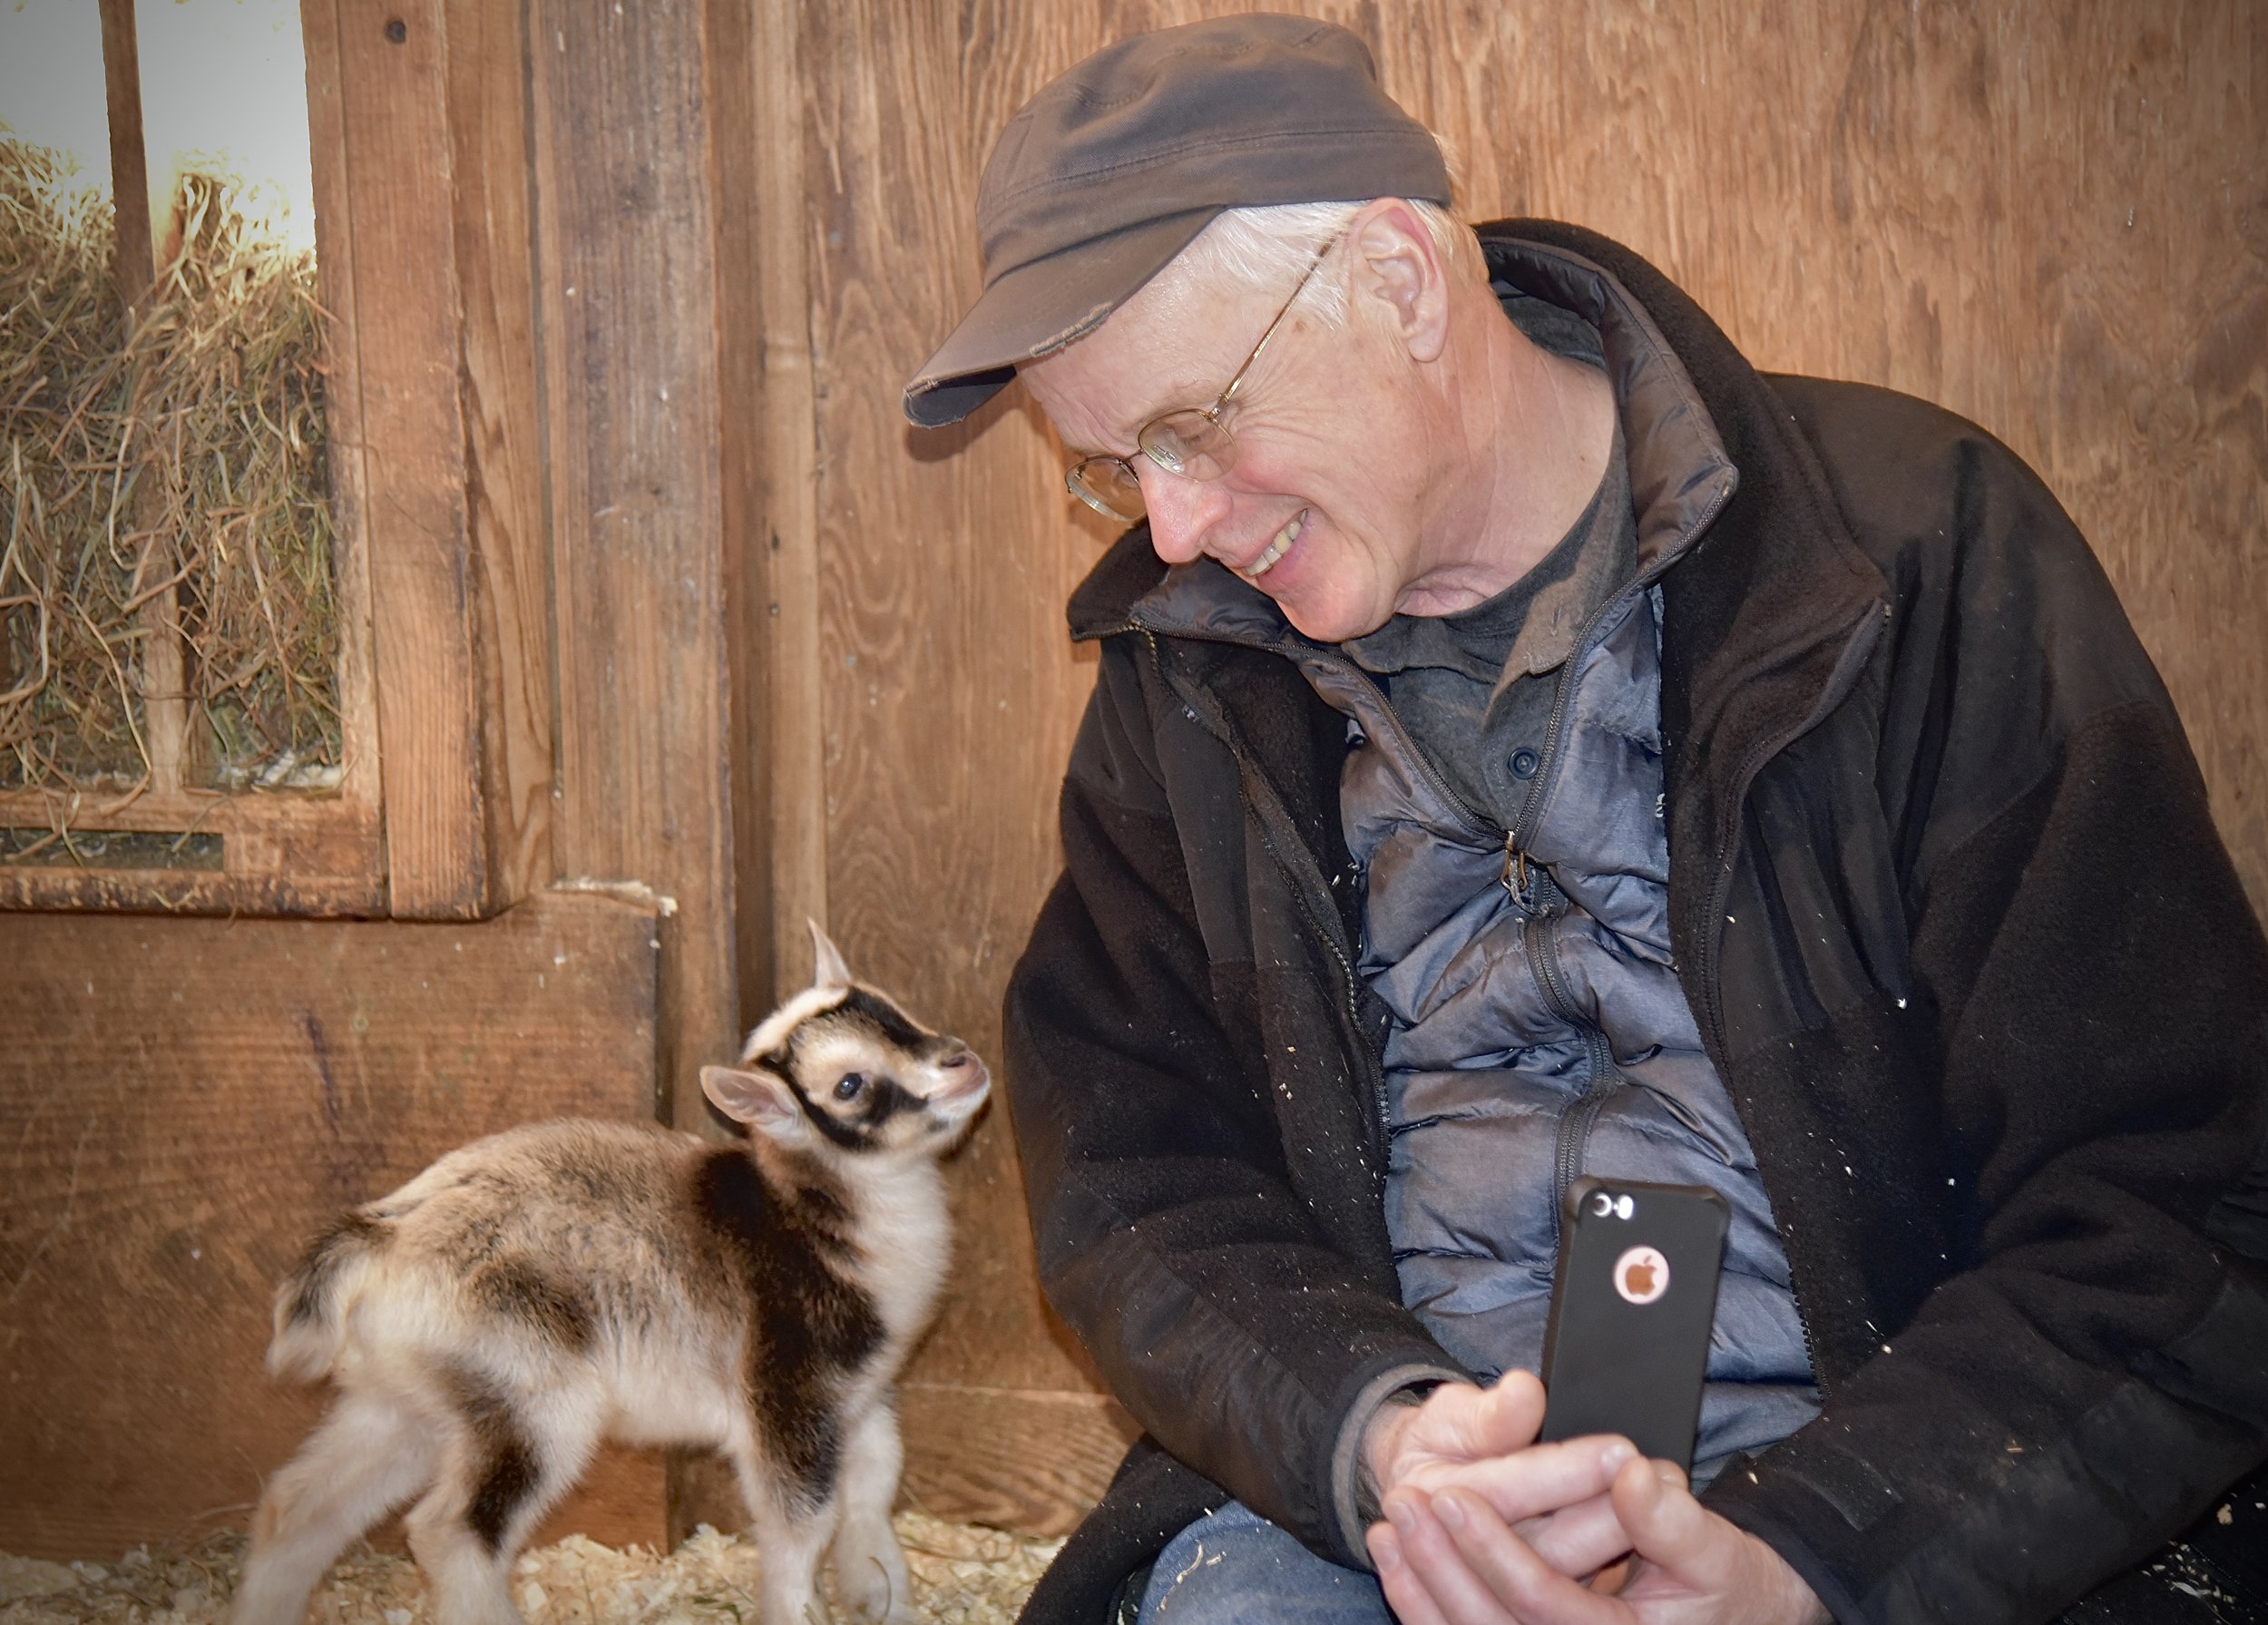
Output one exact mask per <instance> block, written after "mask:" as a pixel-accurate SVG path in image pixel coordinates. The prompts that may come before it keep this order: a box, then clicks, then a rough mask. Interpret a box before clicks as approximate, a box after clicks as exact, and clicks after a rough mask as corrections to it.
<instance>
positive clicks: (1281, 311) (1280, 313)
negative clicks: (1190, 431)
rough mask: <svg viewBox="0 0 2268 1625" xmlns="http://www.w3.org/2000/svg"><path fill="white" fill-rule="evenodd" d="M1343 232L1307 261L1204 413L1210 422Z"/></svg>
mask: <svg viewBox="0 0 2268 1625" xmlns="http://www.w3.org/2000/svg"><path fill="white" fill-rule="evenodd" d="M1344 235H1345V233H1344V232H1337V233H1334V235H1333V236H1332V239H1331V240H1330V241H1328V242H1326V243H1325V244H1324V245H1323V247H1321V248H1319V249H1317V250H1315V258H1314V259H1310V260H1309V261H1308V262H1307V269H1305V271H1303V272H1301V273H1300V278H1299V284H1298V286H1297V287H1295V288H1294V289H1292V296H1291V298H1289V299H1286V300H1285V301H1284V302H1283V304H1282V305H1280V306H1279V307H1277V308H1276V314H1275V315H1274V316H1273V317H1271V318H1269V319H1268V325H1267V328H1266V331H1265V332H1263V333H1262V334H1261V335H1260V342H1259V343H1257V344H1256V345H1254V346H1253V347H1252V354H1250V355H1249V356H1246V357H1245V364H1244V365H1243V366H1242V367H1238V368H1237V376H1236V377H1233V378H1231V379H1229V380H1228V387H1227V388H1226V389H1224V390H1222V391H1221V392H1220V394H1219V395H1217V396H1215V397H1214V398H1213V404H1212V405H1211V406H1207V407H1206V408H1205V411H1204V412H1203V414H1202V416H1203V417H1204V418H1205V420H1206V421H1207V423H1217V422H1218V421H1219V419H1220V411H1221V408H1222V407H1223V406H1227V404H1228V400H1229V397H1230V396H1233V395H1235V394H1236V393H1237V385H1239V384H1241V383H1243V382H1244V381H1245V374H1246V373H1248V372H1250V371H1251V370H1252V364H1253V363H1254V362H1255V361H1257V360H1258V359H1259V358H1260V352H1261V351H1262V350H1264V349H1266V348H1268V340H1269V339H1271V338H1275V337H1276V328H1280V327H1282V326H1283V325H1284V318H1286V317H1287V316H1289V315H1290V314H1291V313H1292V307H1293V306H1294V305H1296V304H1298V303H1299V296H1300V295H1301V294H1303V293H1305V292H1306V291H1307V284H1308V283H1310V282H1312V281H1314V280H1315V272H1316V271H1317V270H1318V269H1321V268H1322V266H1323V262H1324V260H1325V258H1326V257H1328V256H1329V254H1330V252H1331V250H1333V249H1335V248H1337V247H1338V246H1339V238H1340V237H1343V236H1344Z"/></svg>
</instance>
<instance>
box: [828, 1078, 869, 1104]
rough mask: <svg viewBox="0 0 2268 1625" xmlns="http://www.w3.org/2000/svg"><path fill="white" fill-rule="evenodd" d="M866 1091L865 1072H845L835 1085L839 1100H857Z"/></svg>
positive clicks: (836, 1096) (836, 1095)
mask: <svg viewBox="0 0 2268 1625" xmlns="http://www.w3.org/2000/svg"><path fill="white" fill-rule="evenodd" d="M865 1092H866V1074H865V1072H845V1073H844V1074H843V1076H842V1080H841V1081H840V1082H837V1083H836V1085H835V1098H836V1100H838V1101H855V1100H856V1099H857V1098H858V1097H859V1096H860V1095H862V1094H864V1093H865Z"/></svg>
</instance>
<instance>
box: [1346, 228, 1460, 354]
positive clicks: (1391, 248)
mask: <svg viewBox="0 0 2268 1625" xmlns="http://www.w3.org/2000/svg"><path fill="white" fill-rule="evenodd" d="M1347 235H1348V238H1349V244H1348V246H1349V247H1350V248H1351V249H1353V250H1354V256H1353V258H1354V269H1353V271H1352V275H1351V280H1352V289H1351V291H1352V292H1353V294H1354V297H1355V298H1357V299H1364V298H1367V299H1374V300H1376V301H1377V307H1376V308H1377V309H1378V311H1379V313H1380V314H1381V315H1382V316H1383V319H1384V322H1385V325H1386V327H1387V328H1388V329H1389V330H1390V331H1391V332H1393V335H1394V337H1395V338H1398V339H1399V340H1400V341H1401V342H1402V343H1403V345H1404V346H1405V347H1406V348H1408V350H1409V352H1410V357H1411V359H1413V360H1415V361H1432V360H1435V359H1437V358H1438V357H1440V355H1441V353H1442V347H1443V346H1445V345H1446V344H1447V343H1448V342H1449V271H1448V267H1447V266H1446V265H1445V264H1443V262H1442V252H1441V248H1440V245H1439V244H1437V243H1436V242H1434V240H1433V234H1432V232H1431V231H1429V230H1426V227H1425V222H1424V221H1423V220H1420V219H1419V218H1418V212H1417V210H1414V209H1413V208H1412V207H1411V206H1410V205H1409V203H1408V202H1406V201H1404V200H1403V199H1401V198H1380V199H1378V200H1377V201H1374V202H1373V203H1370V204H1367V205H1365V206H1364V210H1363V212H1362V213H1360V214H1358V215H1356V216H1355V217H1354V221H1353V223H1352V224H1351V225H1350V227H1349V228H1348V232H1347Z"/></svg>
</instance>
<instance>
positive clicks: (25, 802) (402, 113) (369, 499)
mask: <svg viewBox="0 0 2268 1625" xmlns="http://www.w3.org/2000/svg"><path fill="white" fill-rule="evenodd" d="M300 15H301V31H302V38H303V42H304V46H305V51H306V57H307V83H308V124H309V134H310V148H311V152H312V156H313V161H314V162H313V169H314V175H313V179H314V196H315V210H316V237H317V273H318V286H319V298H320V300H321V303H322V305H323V307H324V308H325V309H326V310H327V312H328V313H329V314H330V317H331V318H332V319H331V321H330V322H329V324H328V326H327V338H326V345H325V371H326V375H327V378H326V394H325V411H326V418H327V443H328V446H329V456H330V473H331V485H332V490H331V499H332V504H333V512H334V519H335V527H334V528H335V533H336V538H337V539H336V547H335V554H334V567H335V570H336V573H337V601H338V610H339V617H338V620H339V628H340V647H339V713H340V723H341V733H342V739H343V747H344V752H343V754H344V760H343V775H342V778H341V781H340V783H339V785H338V786H337V789H336V790H333V791H325V792H304V791H245V792H227V791H219V790H210V789H205V788H199V787H197V786H194V785H191V784H188V783H185V782H184V781H183V775H182V771H181V766H182V764H181V751H180V749H178V746H177V747H176V748H174V749H159V750H153V751H152V763H151V767H152V773H151V779H150V782H149V784H148V785H147V787H146V788H143V789H142V790H141V791H140V792H139V793H137V794H133V795H131V796H123V795H120V794H105V793H104V792H102V791H99V790H92V789H81V790H75V791H74V790H59V789H54V788H45V787H38V788H27V789H24V790H17V791H8V792H0V823H5V824H8V825H12V826H16V827H42V826H52V825H55V824H57V823H58V822H62V823H64V825H66V826H67V827H72V828H73V829H75V830H83V831H85V832H88V833H90V834H92V833H93V832H96V831H103V832H109V831H127V832H149V833H163V834H171V833H180V832H190V833H197V834H211V835H217V836H219V837H220V838H221V855H222V857H221V863H222V866H221V867H220V868H219V869H217V870H196V869H185V868H169V869H142V868H103V867H99V866H77V865H73V866H63V865H54V866H37V865H0V908H51V909H52V908H64V909H70V908H104V909H130V910H156V911H165V912H175V913H192V914H236V913H241V914H262V915H266V914H279V915H360V916H375V915H392V916H394V917H397V918H429V919H446V918H455V919H466V918H480V917H484V916H486V915H492V914H494V913H496V912H497V911H499V910H500V909H502V908H503V907H505V906H507V905H509V904H511V903H512V902H513V901H516V900H517V899H518V898H519V897H521V896H525V895H526V894H527V893H528V892H529V891H530V890H531V889H533V887H534V886H540V885H542V884H543V883H544V882H545V881H547V880H548V879H549V878H550V876H549V874H548V872H547V869H548V864H547V861H546V860H547V858H548V849H547V847H545V845H544V837H546V834H547V829H548V820H549V809H548V803H549V801H550V791H551V784H552V759H551V735H552V728H551V700H550V687H551V681H552V674H551V671H550V651H549V642H548V640H547V639H546V638H544V637H543V635H542V633H543V627H544V625H545V623H546V622H547V620H548V614H547V605H546V601H545V596H544V591H545V590H544V577H545V558H544V553H543V543H544V534H543V532H544V526H543V513H542V484H543V480H542V470H541V468H540V467H531V466H529V465H530V464H531V462H532V461H533V460H534V459H535V458H536V457H537V455H538V447H539V445H540V427H539V418H538V416H537V406H536V376H535V370H534V359H533V354H532V351H533V343H532V342H530V341H529V340H530V339H531V338H532V335H533V326H534V324H533V310H532V301H533V278H532V275H531V274H530V272H531V267H530V261H529V254H530V247H529V240H528V232H527V229H526V218H527V217H526V208H527V203H526V198H525V192H524V181H523V180H522V177H523V175H524V170H525V158H526V153H525V137H524V133H523V126H524V101H523V98H522V97H521V95H520V92H519V87H518V84H517V83H516V80H517V74H516V73H511V74H510V78H509V79H500V78H499V75H498V73H497V72H496V71H495V68H494V64H497V63H502V64H505V67H506V70H507V72H509V70H510V68H511V65H512V64H516V63H517V62H518V61H519V53H518V50H517V48H516V47H517V44H518V41H517V40H516V38H514V39H513V40H512V41H509V42H500V41H498V40H496V39H495V38H494V37H493V36H494V34H497V33H498V32H499V31H500V30H508V31H510V32H513V33H514V34H516V23H514V22H513V17H514V16H515V15H516V12H515V11H512V10H508V9H507V8H505V7H503V6H499V5H488V4H484V0H396V3H393V4H389V5H385V6H383V7H381V6H377V5H370V4H367V0H302V4H301V6H300ZM103 23H104V47H105V48H104V56H105V73H106V79H107V80H108V83H109V92H110V102H111V108H112V128H113V130H114V131H117V132H120V136H121V139H119V140H116V141H114V142H113V149H114V152H117V153H118V154H119V158H118V159H117V160H116V161H114V162H113V182H114V187H113V190H114V192H115V194H116V196H117V198H118V200H119V216H120V222H121V224H120V240H121V245H122V270H121V278H122V283H132V282H133V281H134V279H135V275H136V273H135V270H134V269H133V257H134V256H135V255H136V254H138V255H139V259H140V264H141V267H142V269H141V271H140V276H139V281H140V286H142V287H144V288H146V287H147V286H148V284H149V280H150V278H149V274H148V269H147V268H148V266H149V263H150V235H151V233H150V222H149V218H148V214H147V206H146V201H145V200H146V198H147V186H146V181H145V180H144V178H143V175H142V167H143V159H142V150H141V140H140V125H141V112H140V86H139V74H138V73H137V71H136V64H135V61H134V59H135V56H136V51H135V47H134V40H133V32H132V29H133V24H132V0H103ZM453 24H454V25H455V26H456V27H458V29H459V30H460V32H461V33H463V34H465V35H466V36H467V39H466V42H465V48H464V49H461V50H460V51H459V52H458V53H457V54H456V56H455V59H454V60H453V58H452V54H451V52H450V50H449V37H448V31H449V28H450V27H451V26H452V25H453ZM498 44H505V45H507V46H508V49H506V50H504V51H503V52H498V51H496V50H495V49H494V47H495V46H497V45H498ZM453 76H454V78H455V81H456V83H455V85H454V86H453V83H452V80H453ZM453 89H454V91H455V93H454V94H453ZM492 179H494V180H495V181H497V182H498V186H497V191H496V192H495V194H494V195H492V194H491V193H490V192H489V191H487V183H488V181H490V180H492ZM515 188H516V189H517V190H516V191H515ZM137 217H138V219H137ZM169 607H170V606H169ZM166 615H167V612H166V611H165V610H161V611H159V612H158V619H157V620H155V621H153V623H152V627H151V629H150V630H151V634H152V645H151V646H152V649H153V650H155V651H158V661H156V662H155V663H153V664H152V668H151V675H150V678H149V680H148V681H149V686H150V687H151V688H152V690H153V694H152V699H151V700H148V701H146V703H147V704H149V705H151V706H152V707H154V708H158V709H159V710H161V712H162V711H163V710H164V709H165V708H168V707H170V708H171V710H172V711H174V712H180V711H181V710H183V709H184V708H183V702H182V701H181V699H180V698H179V697H178V692H179V689H180V668H181V656H180V652H179V651H180V645H179V641H178V633H177V629H176V628H174V627H171V626H169V625H167V624H164V623H163V622H164V620H165V619H166ZM171 620H173V621H176V622H177V620H178V614H177V612H175V613H174V614H173V615H172V616H171ZM169 648H170V649H171V651H173V652H172V654H171V666H170V671H171V685H170V686H171V690H172V693H171V694H170V695H169V694H166V693H165V692H164V690H167V688H168V687H169V684H168V678H167V674H168V671H169V667H168V666H167V665H166V664H165V663H164V661H165V656H164V651H166V650H167V649H169ZM185 731H186V725H185V719H183V718H182V717H181V716H178V715H176V716H171V717H169V718H166V719H165V720H164V722H163V724H162V725H161V727H159V728H156V729H152V732H153V734H159V735H168V736H170V737H171V738H172V739H175V740H179V739H181V737H182V736H183V734H184V733H185Z"/></svg>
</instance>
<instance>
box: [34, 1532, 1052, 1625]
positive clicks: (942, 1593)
mask: <svg viewBox="0 0 2268 1625" xmlns="http://www.w3.org/2000/svg"><path fill="white" fill-rule="evenodd" d="M895 1522H896V1524H897V1530H898V1539H899V1540H900V1541H901V1542H904V1546H905V1561H906V1566H907V1567H908V1568H909V1569H910V1570H911V1571H912V1572H913V1578H914V1608H915V1610H916V1611H917V1612H918V1613H919V1614H920V1616H921V1617H922V1619H924V1620H931V1621H934V1622H935V1625H1009V1621H1011V1620H1014V1618H1015V1617H1016V1612H1017V1610H1019V1609H1021V1608H1022V1606H1023V1601H1024V1599H1025V1598H1026V1597H1028V1596H1030V1595H1031V1588H1032V1585H1033V1583H1034V1582H1036V1581H1038V1579H1039V1578H1040V1571H1041V1570H1042V1569H1044V1568H1046V1567H1047V1565H1048V1561H1049V1560H1050V1559H1051V1558H1052V1557H1053V1556H1054V1555H1055V1553H1056V1552H1057V1550H1058V1549H1059V1548H1061V1545H1062V1542H1061V1541H1035V1540H1026V1539H1024V1538H1022V1537H1021V1536H1017V1535H1009V1534H1002V1533H1001V1532H998V1531H997V1530H990V1529H975V1528H972V1527H970V1526H968V1525H966V1524H959V1523H946V1522H941V1521H939V1520H938V1519H935V1518H931V1517H928V1516H925V1515H924V1514H923V1513H920V1512H900V1513H899V1514H898V1515H897V1518H896V1520H895ZM243 1559H244V1542H243V1537H241V1536H240V1535H220V1536H215V1537H213V1538H211V1539H210V1540H208V1541H206V1542H203V1543H201V1544H200V1545H198V1546H195V1547H192V1548H189V1549H185V1550H182V1551H179V1552H152V1551H150V1550H149V1549H148V1548H147V1547H140V1548H137V1549H136V1550H134V1551H132V1552H128V1553H127V1554H126V1555H125V1556H124V1557H122V1558H121V1559H119V1560H118V1561H116V1562H101V1563H93V1562H78V1563H70V1564H63V1563H49V1562H40V1561H36V1560H33V1559H27V1558H10V1557H6V1556H5V1555H0V1625H221V1621H223V1620H226V1619H227V1617H228V1610H229V1600H230V1598H231V1597H232V1596H234V1595H235V1593H236V1584H237V1580H238V1577H239V1575H240V1572H241V1570H242V1566H243ZM760 1562H761V1559H760V1557H759V1556H758V1552H757V1549H756V1548H755V1547H754V1546H753V1545H751V1544H750V1543H749V1542H747V1541H745V1540H743V1539H741V1538H740V1537H738V1535H723V1534H719V1533H718V1532H716V1531H715V1530H713V1529H710V1528H709V1527H708V1526H707V1525H706V1524H704V1525H703V1526H702V1527H701V1529H700V1531H699V1532H698V1533H696V1534H695V1535H694V1536H693V1538H692V1539H691V1540H689V1541H688V1542H685V1544H684V1545H682V1546H680V1547H679V1548H678V1549H677V1550H676V1551H675V1552H650V1551H648V1550H646V1549H645V1548H643V1547H640V1546H632V1547H630V1548H629V1549H627V1550H625V1551H619V1552H618V1551H616V1550H615V1549H614V1548H613V1547H611V1546H601V1544H599V1543H598V1542H596V1541H591V1540H586V1539H584V1538H583V1537H582V1536H581V1535H570V1536H569V1537H568V1538H567V1539H566V1540H564V1541H562V1542H559V1544H557V1545H556V1546H544V1547H539V1548H537V1549H535V1550H533V1551H531V1552H524V1553H523V1554H522V1556H521V1557H520V1560H519V1561H518V1563H517V1564H516V1566H515V1570H514V1572H513V1579H512V1590H513V1599H514V1601H517V1602H518V1603H519V1605H520V1609H521V1611H522V1612H523V1614H524V1615H526V1617H527V1620H528V1625H660V1621H663V1620H670V1621H676V1620H689V1621H695V1622H697V1625H706V1622H713V1625H747V1622H748V1621H749V1620H753V1619H754V1618H755V1616H756V1614H757V1611H758V1609H757V1601H756V1598H757V1594H758V1593H757V1572H758V1566H759V1564H760ZM431 1617H432V1610H431V1609H430V1608H429V1607H428V1606H427V1604H426V1601H425V1587H424V1585H423V1583H422V1582H421V1581H419V1579H418V1577H417V1571H416V1569H415V1567H414V1566H413V1565H412V1564H411V1563H410V1561H409V1560H408V1559H407V1558H401V1557H389V1556H386V1555H383V1554H381V1553H377V1552H372V1551H371V1550H370V1549H369V1548H368V1547H367V1546H361V1545H357V1547H356V1548H355V1549H354V1550H353V1551H352V1552H349V1553H348V1555H347V1557H346V1558H345V1559H344V1560H342V1561H340V1562H339V1563H337V1565H336V1566H335V1567H334V1568H333V1569H332V1571H331V1572H330V1574H329V1575H328V1576H327V1578H326V1579H325V1581H324V1583H323V1585H322V1587H321V1588H320V1589H319V1590H318V1591H317V1592H316V1594H315V1599H314V1601H313V1603H312V1604H311V1605H310V1607H309V1608H308V1620H310V1621H312V1622H315V1625H413V1622H416V1621H424V1620H429V1619H430V1618H431ZM837 1617H846V1616H839V1615H838V1616H837Z"/></svg>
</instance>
